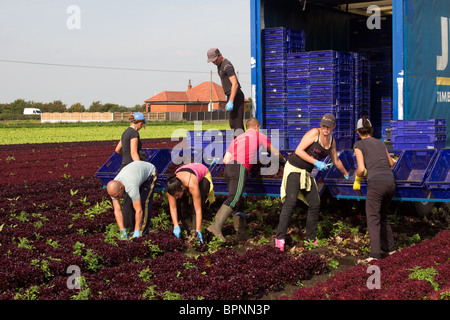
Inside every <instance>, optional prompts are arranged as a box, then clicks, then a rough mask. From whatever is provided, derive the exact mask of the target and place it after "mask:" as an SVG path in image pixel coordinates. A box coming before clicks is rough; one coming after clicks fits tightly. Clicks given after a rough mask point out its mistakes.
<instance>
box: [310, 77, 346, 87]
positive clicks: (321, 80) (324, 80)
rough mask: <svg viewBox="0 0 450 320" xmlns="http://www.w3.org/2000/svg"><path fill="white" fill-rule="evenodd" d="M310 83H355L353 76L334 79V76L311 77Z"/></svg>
mask: <svg viewBox="0 0 450 320" xmlns="http://www.w3.org/2000/svg"><path fill="white" fill-rule="evenodd" d="M309 84H311V85H316V84H319V85H320V84H333V85H341V84H346V85H351V84H353V79H352V78H351V77H348V78H340V79H334V78H310V79H309Z"/></svg>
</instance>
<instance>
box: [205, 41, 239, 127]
mask: <svg viewBox="0 0 450 320" xmlns="http://www.w3.org/2000/svg"><path fill="white" fill-rule="evenodd" d="M207 56H208V60H207V61H208V62H212V63H214V64H215V65H216V66H217V72H218V74H219V77H220V80H221V82H222V88H223V91H224V92H225V95H226V96H227V101H228V102H227V105H226V107H225V109H226V110H227V111H231V113H230V120H229V123H230V128H231V129H233V130H236V129H241V130H242V131H244V130H245V129H244V113H245V98H244V93H243V92H242V90H241V85H240V83H239V80H238V78H237V77H236V72H235V71H234V67H233V65H232V64H231V62H230V61H229V60H227V59H225V58H224V57H223V56H222V54H221V53H220V51H219V49H217V48H211V49H209V50H208V53H207Z"/></svg>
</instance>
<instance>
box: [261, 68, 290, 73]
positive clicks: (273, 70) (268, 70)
mask: <svg viewBox="0 0 450 320" xmlns="http://www.w3.org/2000/svg"><path fill="white" fill-rule="evenodd" d="M285 72H286V69H285V68H283V67H269V68H264V69H263V73H264V74H268V73H285Z"/></svg>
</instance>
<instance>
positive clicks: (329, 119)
mask: <svg viewBox="0 0 450 320" xmlns="http://www.w3.org/2000/svg"><path fill="white" fill-rule="evenodd" d="M335 127H336V118H335V117H334V116H333V114H331V113H327V114H325V115H324V116H323V117H322V120H321V122H320V128H314V129H311V130H309V131H308V132H307V133H306V134H305V135H304V136H303V138H302V140H301V141H300V143H299V144H298V146H297V148H296V149H295V152H294V153H293V154H291V155H290V156H289V157H288V161H287V163H286V165H285V167H284V172H283V179H282V183H281V190H280V197H281V201H282V202H283V207H282V210H281V213H280V220H279V223H278V228H277V235H276V239H275V246H276V247H277V248H279V249H280V250H281V251H284V244H285V238H286V232H287V228H288V226H289V223H290V219H291V216H292V212H293V211H294V209H295V208H296V207H297V200H302V201H303V202H304V203H305V204H307V205H308V212H307V217H306V238H307V240H311V241H315V240H316V232H317V224H318V220H319V210H320V195H319V192H318V190H317V184H316V180H315V178H314V177H313V176H312V175H311V172H312V170H313V169H314V167H316V168H317V169H318V170H321V171H322V170H328V168H329V166H328V165H327V164H325V163H324V162H322V161H321V160H323V159H325V158H326V157H327V156H330V158H331V160H332V162H333V164H334V165H335V166H336V168H337V169H338V170H339V171H340V172H342V174H343V175H344V177H345V178H346V179H348V172H347V170H346V169H345V168H344V165H343V164H342V162H341V161H340V160H339V158H338V156H337V152H336V142H335V141H334V139H333V136H332V135H331V132H332V131H333V130H334V128H335Z"/></svg>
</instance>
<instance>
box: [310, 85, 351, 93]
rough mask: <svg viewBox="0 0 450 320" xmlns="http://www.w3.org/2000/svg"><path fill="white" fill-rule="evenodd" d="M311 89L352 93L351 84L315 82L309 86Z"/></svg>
mask: <svg viewBox="0 0 450 320" xmlns="http://www.w3.org/2000/svg"><path fill="white" fill-rule="evenodd" d="M310 89H311V91H319V92H324V91H329V92H333V93H334V92H342V93H344V92H347V93H353V92H354V91H353V86H352V85H334V84H315V85H311V86H310Z"/></svg>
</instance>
